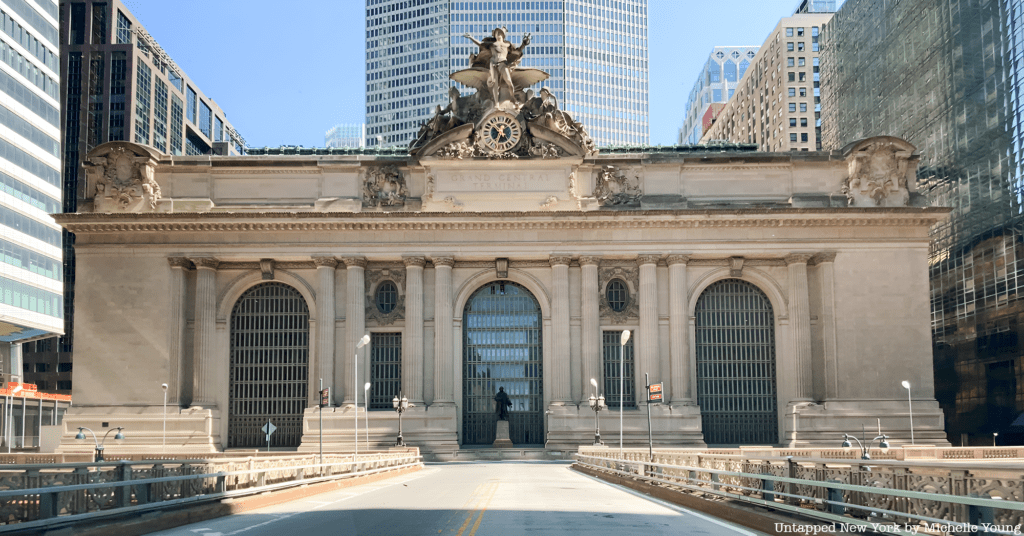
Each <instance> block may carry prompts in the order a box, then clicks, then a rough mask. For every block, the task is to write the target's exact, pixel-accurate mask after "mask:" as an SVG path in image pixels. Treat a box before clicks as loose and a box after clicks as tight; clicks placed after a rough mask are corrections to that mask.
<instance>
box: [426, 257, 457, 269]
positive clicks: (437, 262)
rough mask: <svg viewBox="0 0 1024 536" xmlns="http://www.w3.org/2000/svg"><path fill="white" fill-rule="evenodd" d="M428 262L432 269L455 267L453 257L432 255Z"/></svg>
mask: <svg viewBox="0 0 1024 536" xmlns="http://www.w3.org/2000/svg"><path fill="white" fill-rule="evenodd" d="M430 261H431V262H433V263H434V267H437V266H447V267H449V268H451V267H453V266H455V257H452V256H450V255H432V256H431V257H430Z"/></svg>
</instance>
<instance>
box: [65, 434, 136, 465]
mask: <svg viewBox="0 0 1024 536" xmlns="http://www.w3.org/2000/svg"><path fill="white" fill-rule="evenodd" d="M82 430H89V433H90V434H92V441H93V443H95V444H96V453H95V454H94V455H93V460H92V461H93V462H102V461H103V445H104V444H105V443H106V442H107V436H109V435H110V432H113V431H115V430H116V431H117V434H116V435H115V436H114V441H117V442H118V443H120V442H122V441H124V434H122V433H121V430H124V428H122V427H120V426H118V427H117V428H111V429H110V430H107V433H105V434H103V441H100V440H99V439H96V432H93V431H92V429H91V428H86V427H85V426H79V427H78V434H77V435H75V441H85V434H83V433H82Z"/></svg>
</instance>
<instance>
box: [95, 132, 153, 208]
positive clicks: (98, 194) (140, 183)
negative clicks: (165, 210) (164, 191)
mask: <svg viewBox="0 0 1024 536" xmlns="http://www.w3.org/2000/svg"><path fill="white" fill-rule="evenodd" d="M82 165H83V166H84V167H85V169H86V176H87V177H88V188H87V191H88V194H87V195H89V196H90V197H92V198H93V210H94V211H95V212H152V211H155V210H156V205H157V201H159V200H160V198H161V192H160V185H159V184H157V182H156V179H155V178H154V175H155V171H156V159H155V158H154V156H153V155H152V154H150V152H149V151H147V150H146V149H145V148H144V147H141V146H138V145H135V144H133V143H128V142H111V143H105V144H103V145H100V146H98V147H96V148H94V149H93V150H92V151H90V152H89V154H88V155H87V156H86V158H85V161H84V162H83V163H82Z"/></svg>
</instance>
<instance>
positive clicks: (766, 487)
mask: <svg viewBox="0 0 1024 536" xmlns="http://www.w3.org/2000/svg"><path fill="white" fill-rule="evenodd" d="M762 474H764V475H768V476H771V473H762ZM773 491H775V481H774V480H769V479H767V478H762V479H761V498H762V499H764V500H765V501H766V502H775V494H774V493H771V492H773Z"/></svg>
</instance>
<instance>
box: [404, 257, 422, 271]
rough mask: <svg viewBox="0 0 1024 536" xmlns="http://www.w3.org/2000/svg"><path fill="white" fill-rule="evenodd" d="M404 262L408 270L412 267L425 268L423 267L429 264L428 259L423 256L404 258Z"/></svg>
mask: <svg viewBox="0 0 1024 536" xmlns="http://www.w3.org/2000/svg"><path fill="white" fill-rule="evenodd" d="M402 262H404V263H405V266H406V267H407V268H408V267H411V266H419V267H420V268H423V266H425V265H426V264H427V259H426V258H425V257H424V256H422V255H410V256H408V257H402Z"/></svg>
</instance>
